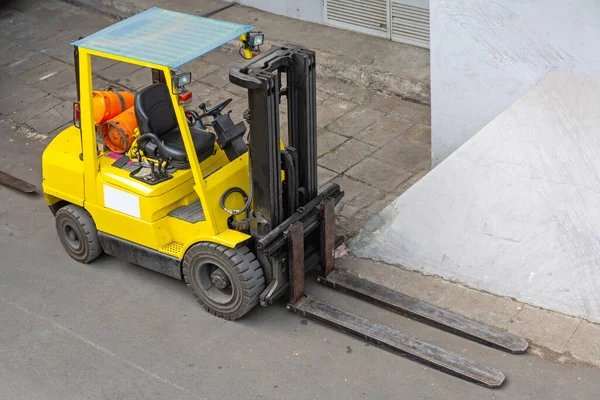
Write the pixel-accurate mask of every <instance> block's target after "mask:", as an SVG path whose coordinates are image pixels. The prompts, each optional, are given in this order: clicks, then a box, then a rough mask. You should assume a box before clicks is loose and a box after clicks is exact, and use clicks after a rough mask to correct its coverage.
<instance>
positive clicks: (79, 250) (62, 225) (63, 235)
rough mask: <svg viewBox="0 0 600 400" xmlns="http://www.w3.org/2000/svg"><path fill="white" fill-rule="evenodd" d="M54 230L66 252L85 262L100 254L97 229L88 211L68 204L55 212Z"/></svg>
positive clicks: (100, 248)
mask: <svg viewBox="0 0 600 400" xmlns="http://www.w3.org/2000/svg"><path fill="white" fill-rule="evenodd" d="M56 231H57V232H58V237H59V239H60V242H61V243H62V245H63V247H64V248H65V250H66V251H67V253H68V254H69V255H70V256H71V257H72V258H73V259H74V260H76V261H79V262H80V263H84V264H87V263H89V262H91V261H93V260H95V259H96V258H98V256H100V254H102V245H101V244H100V239H98V230H97V229H96V224H95V223H94V220H93V219H92V216H91V215H90V213H88V212H87V211H86V210H85V209H83V208H81V207H79V206H76V205H73V204H69V205H67V206H64V207H63V208H61V209H60V210H58V211H57V212H56Z"/></svg>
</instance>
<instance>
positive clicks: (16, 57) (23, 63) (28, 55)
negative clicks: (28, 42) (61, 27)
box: [0, 46, 52, 75]
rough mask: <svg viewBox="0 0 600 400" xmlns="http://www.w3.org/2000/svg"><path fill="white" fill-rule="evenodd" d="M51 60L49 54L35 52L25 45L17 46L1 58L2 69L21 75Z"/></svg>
mask: <svg viewBox="0 0 600 400" xmlns="http://www.w3.org/2000/svg"><path fill="white" fill-rule="evenodd" d="M51 60H52V59H51V58H50V57H48V56H47V55H44V54H40V53H37V52H33V51H31V50H29V49H28V48H25V47H23V46H15V47H12V48H10V50H9V51H7V52H5V53H4V55H3V57H2V59H1V60H0V64H1V66H0V71H2V72H6V73H8V74H10V75H19V74H22V73H24V72H27V71H29V70H32V69H34V68H37V67H39V66H40V65H42V64H45V63H47V62H49V61H51Z"/></svg>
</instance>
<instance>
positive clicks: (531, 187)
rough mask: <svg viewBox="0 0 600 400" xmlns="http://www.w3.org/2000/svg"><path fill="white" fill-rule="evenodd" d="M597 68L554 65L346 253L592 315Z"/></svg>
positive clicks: (599, 163) (595, 300) (598, 283)
mask: <svg viewBox="0 0 600 400" xmlns="http://www.w3.org/2000/svg"><path fill="white" fill-rule="evenodd" d="M598 108H600V80H599V79H595V78H590V77H587V76H582V75H577V74H572V73H568V72H564V71H553V72H551V73H550V74H549V75H548V76H547V77H546V78H544V79H542V80H541V81H539V82H538V84H537V85H536V86H535V87H534V88H532V89H531V90H530V91H529V92H528V93H527V94H526V95H524V96H523V97H522V98H521V99H520V100H519V101H517V102H516V103H514V104H513V105H512V106H510V107H509V108H508V109H507V110H506V111H504V112H503V113H502V114H500V115H499V116H498V117H497V118H496V119H495V120H494V121H492V122H491V123H490V124H488V125H487V126H486V127H484V128H483V129H482V130H481V131H480V132H479V133H478V134H477V135H475V136H474V137H473V138H471V139H470V140H469V141H468V142H466V143H465V144H464V145H463V146H461V147H460V148H459V149H458V150H457V151H456V152H455V153H453V154H452V155H451V156H449V157H448V158H447V159H446V160H445V161H443V162H442V163H440V164H439V165H438V166H437V167H436V168H434V169H433V170H432V171H431V172H429V173H428V174H427V175H426V176H425V177H424V178H423V179H421V180H420V181H419V182H417V183H416V184H415V185H413V186H412V187H411V188H410V189H409V190H407V191H406V192H405V193H404V194H403V195H401V196H400V197H399V198H397V199H396V200H395V201H394V202H393V203H392V204H390V205H389V206H388V207H386V209H384V210H383V211H382V212H381V213H380V214H378V215H377V216H376V217H374V219H373V223H372V224H371V223H370V224H369V227H370V231H367V230H366V229H365V230H364V231H363V232H361V233H360V234H359V235H358V237H357V238H356V240H355V241H354V243H353V245H352V246H351V248H352V251H353V252H354V254H355V255H357V256H360V257H365V258H373V259H377V260H381V261H384V262H389V263H399V264H401V265H404V266H406V267H407V268H414V269H416V270H419V271H422V272H424V273H426V274H433V275H439V276H441V277H443V278H446V279H450V280H456V281H458V282H461V283H464V284H466V285H468V286H470V287H473V288H475V289H480V290H484V291H486V292H489V293H494V294H497V295H501V296H506V297H511V298H515V299H517V300H519V301H521V302H524V303H527V304H531V305H533V306H539V307H542V308H545V309H549V310H554V311H558V312H561V313H564V314H567V315H571V316H575V317H582V318H585V319H588V320H590V321H594V322H595V321H598V322H600V293H599V292H598V287H600V270H599V269H598V267H597V264H596V261H595V260H596V258H597V250H598V243H600V231H599V230H598V229H597V227H598V226H599V225H600V211H599V210H600V206H599V205H598V201H597V200H598V195H597V193H598V192H600V180H598V179H597V177H598V171H600V159H599V158H598V157H597V150H598V145H599V143H600V142H598V140H597V132H598V128H599V127H600V114H598V112H597V110H598Z"/></svg>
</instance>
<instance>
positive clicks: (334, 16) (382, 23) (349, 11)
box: [326, 0, 388, 36]
mask: <svg viewBox="0 0 600 400" xmlns="http://www.w3.org/2000/svg"><path fill="white" fill-rule="evenodd" d="M387 7H388V3H387V0H327V2H326V9H327V22H328V23H329V24H331V25H334V26H336V25H337V26H340V25H341V26H342V27H344V25H349V26H346V27H347V28H350V29H351V28H352V27H360V28H363V30H365V31H366V33H373V34H379V35H386V36H387V32H388V26H387V21H388V17H387Z"/></svg>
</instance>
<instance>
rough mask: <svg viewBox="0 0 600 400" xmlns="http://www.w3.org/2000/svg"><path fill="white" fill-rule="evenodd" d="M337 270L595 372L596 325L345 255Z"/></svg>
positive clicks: (599, 347)
mask: <svg viewBox="0 0 600 400" xmlns="http://www.w3.org/2000/svg"><path fill="white" fill-rule="evenodd" d="M337 265H338V267H339V268H343V269H346V270H348V271H350V272H351V273H353V274H356V275H358V276H360V277H361V278H364V279H367V280H370V281H372V282H375V283H377V284H380V285H382V286H386V287H389V288H390V289H393V290H397V291H400V292H402V293H404V294H406V295H409V296H413V297H415V298H418V299H419V300H423V301H426V302H429V303H431V304H433V305H435V306H438V307H442V308H445V309H447V310H449V311H452V312H455V313H457V314H461V315H463V316H465V317H467V318H470V319H473V320H475V321H478V322H482V323H485V324H488V325H490V326H493V327H495V328H497V329H500V330H504V331H508V332H510V333H513V334H516V335H519V336H521V337H524V338H526V339H527V340H528V341H529V342H530V343H531V344H532V347H531V348H530V350H528V352H529V353H531V354H535V355H537V356H540V357H542V358H544V359H548V360H551V361H553V362H556V363H560V364H563V365H565V366H569V367H572V366H576V365H578V364H582V365H588V366H595V367H600V343H599V342H598V340H597V338H598V336H599V335H600V324H595V323H592V322H589V321H586V320H584V319H582V318H576V317H571V316H568V315H565V314H561V313H558V312H554V311H548V310H544V309H542V308H539V307H534V306H531V305H529V304H525V303H521V302H518V301H516V300H514V299H510V298H506V297H501V296H496V295H492V294H488V293H484V292H481V291H478V290H474V289H471V288H469V287H467V286H464V285H461V284H458V283H454V282H450V281H447V280H444V279H442V278H439V277H436V276H430V275H423V274H421V273H420V272H416V271H410V270H407V269H403V268H401V267H398V266H392V265H388V264H385V263H381V262H377V261H373V260H369V259H361V258H358V257H354V256H346V257H344V258H341V259H338V260H337Z"/></svg>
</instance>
